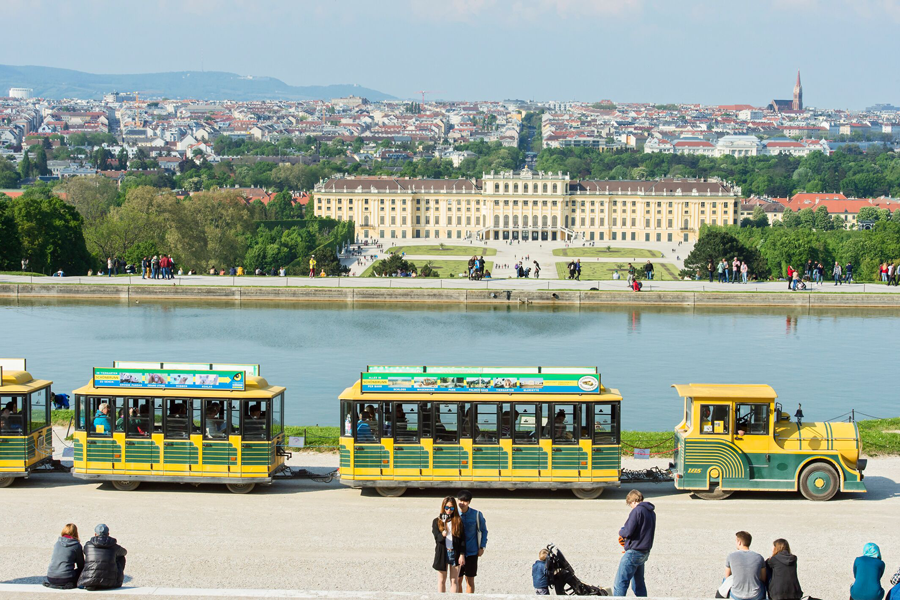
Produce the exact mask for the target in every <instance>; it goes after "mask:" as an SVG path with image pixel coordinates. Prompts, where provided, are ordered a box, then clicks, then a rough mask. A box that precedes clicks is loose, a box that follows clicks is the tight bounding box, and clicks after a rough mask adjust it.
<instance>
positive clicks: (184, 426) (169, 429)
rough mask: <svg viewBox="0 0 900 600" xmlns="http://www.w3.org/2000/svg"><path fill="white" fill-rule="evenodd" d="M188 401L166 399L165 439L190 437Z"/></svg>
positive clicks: (183, 399) (184, 399)
mask: <svg viewBox="0 0 900 600" xmlns="http://www.w3.org/2000/svg"><path fill="white" fill-rule="evenodd" d="M190 402H191V401H190V400H188V399H186V398H167V399H166V437H167V438H171V439H187V438H189V437H190V435H191V420H190V407H189V405H190Z"/></svg>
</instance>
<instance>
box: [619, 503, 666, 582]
mask: <svg viewBox="0 0 900 600" xmlns="http://www.w3.org/2000/svg"><path fill="white" fill-rule="evenodd" d="M625 504H627V505H628V508H629V509H630V510H631V512H630V513H629V514H628V519H626V521H625V525H624V526H623V527H622V528H621V529H620V530H619V537H621V538H624V540H625V544H624V546H625V553H624V554H623V555H622V559H621V560H620V561H619V568H618V569H616V579H615V584H614V586H613V596H624V595H625V594H626V593H627V592H628V584H629V583H630V584H631V589H632V591H633V592H634V595H635V596H638V597H642V598H646V597H647V585H646V584H645V583H644V567H645V565H646V563H647V559H648V558H650V550H651V549H652V548H653V537H654V536H655V535H656V512H655V510H654V509H655V507H654V506H653V505H652V504H651V503H649V502H645V501H644V495H643V494H642V493H641V492H639V491H638V490H631V491H630V492H628V495H627V496H626V497H625Z"/></svg>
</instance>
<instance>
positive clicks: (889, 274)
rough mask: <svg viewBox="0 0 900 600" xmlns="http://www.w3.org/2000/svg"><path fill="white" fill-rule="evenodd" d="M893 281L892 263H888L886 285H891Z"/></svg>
mask: <svg viewBox="0 0 900 600" xmlns="http://www.w3.org/2000/svg"><path fill="white" fill-rule="evenodd" d="M893 280H894V263H890V264H889V265H888V266H887V284H888V285H891V282H892V281H893Z"/></svg>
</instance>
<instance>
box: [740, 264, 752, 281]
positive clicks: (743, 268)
mask: <svg viewBox="0 0 900 600" xmlns="http://www.w3.org/2000/svg"><path fill="white" fill-rule="evenodd" d="M749 271H750V268H749V267H748V266H747V261H746V260H745V261H744V262H742V263H741V283H747V273H748V272H749Z"/></svg>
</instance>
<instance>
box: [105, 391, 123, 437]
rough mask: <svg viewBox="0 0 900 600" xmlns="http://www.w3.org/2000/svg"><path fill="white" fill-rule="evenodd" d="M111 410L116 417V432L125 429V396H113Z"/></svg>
mask: <svg viewBox="0 0 900 600" xmlns="http://www.w3.org/2000/svg"><path fill="white" fill-rule="evenodd" d="M109 412H110V414H113V415H115V417H116V422H115V430H116V433H119V432H123V431H125V398H113V399H112V400H110V405H109Z"/></svg>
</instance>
